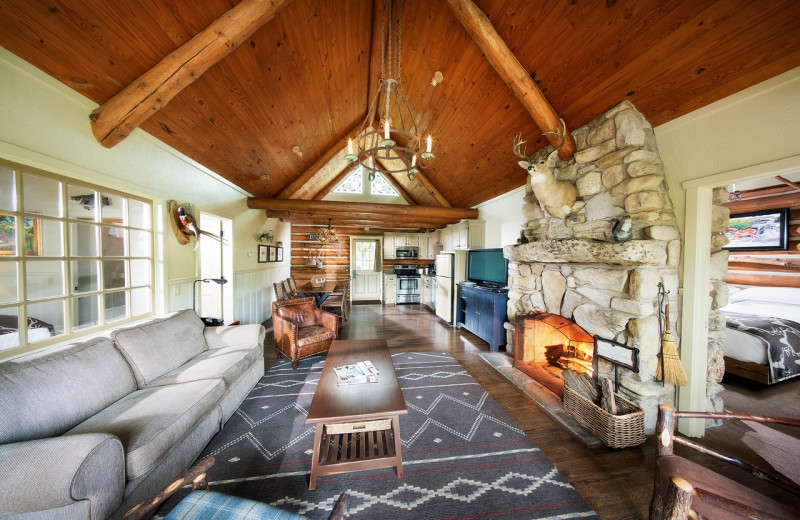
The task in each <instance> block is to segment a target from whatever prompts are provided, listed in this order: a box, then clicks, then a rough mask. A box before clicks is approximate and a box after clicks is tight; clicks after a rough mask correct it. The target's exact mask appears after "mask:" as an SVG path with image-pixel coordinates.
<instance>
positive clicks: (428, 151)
mask: <svg viewBox="0 0 800 520" xmlns="http://www.w3.org/2000/svg"><path fill="white" fill-rule="evenodd" d="M432 145H433V139H432V138H431V136H428V147H427V148H426V150H425V151H426V152H427V153H431V146H432Z"/></svg>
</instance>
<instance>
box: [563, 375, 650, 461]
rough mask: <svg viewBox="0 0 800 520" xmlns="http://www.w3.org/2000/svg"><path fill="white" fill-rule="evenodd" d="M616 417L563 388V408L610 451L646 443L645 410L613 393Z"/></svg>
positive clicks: (574, 392) (571, 390)
mask: <svg viewBox="0 0 800 520" xmlns="http://www.w3.org/2000/svg"><path fill="white" fill-rule="evenodd" d="M614 402H615V403H616V405H617V410H618V412H619V414H618V415H614V414H611V413H609V412H607V411H605V410H603V409H602V408H600V407H599V406H597V405H596V404H594V403H593V402H592V401H590V400H589V399H587V398H586V397H584V396H582V395H581V394H579V393H578V392H576V391H575V390H573V389H572V388H570V387H569V386H564V409H565V410H566V411H567V413H569V414H570V415H571V416H573V417H574V418H575V420H577V421H578V423H580V425H581V426H583V427H584V428H586V429H587V430H589V431H590V432H592V433H593V434H595V435H596V436H597V438H599V439H600V440H601V441H602V442H603V444H605V445H606V446H608V447H609V448H629V447H631V446H638V445H639V444H642V443H643V442H644V441H645V437H644V410H642V409H641V408H640V407H639V406H637V405H636V404H635V403H632V402H631V401H628V400H627V399H625V398H623V397H621V396H620V395H619V394H616V393H615V394H614Z"/></svg>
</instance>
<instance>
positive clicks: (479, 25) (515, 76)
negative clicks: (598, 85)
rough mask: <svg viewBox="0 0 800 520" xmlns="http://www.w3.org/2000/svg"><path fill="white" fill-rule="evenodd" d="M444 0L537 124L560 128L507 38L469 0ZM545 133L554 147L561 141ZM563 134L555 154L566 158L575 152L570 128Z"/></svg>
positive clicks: (548, 128) (559, 123)
mask: <svg viewBox="0 0 800 520" xmlns="http://www.w3.org/2000/svg"><path fill="white" fill-rule="evenodd" d="M445 1H446V2H447V5H449V6H450V10H451V11H453V14H454V15H455V17H456V18H457V19H458V21H459V22H461V25H463V26H464V28H465V29H466V30H467V32H468V33H469V34H470V36H472V38H473V39H474V40H475V42H476V43H477V44H478V47H480V49H481V51H483V54H484V55H485V56H486V59H487V60H488V61H489V63H490V64H491V65H492V67H493V68H494V70H496V71H497V73H498V74H499V75H500V77H501V78H502V79H503V81H505V82H506V84H507V85H508V86H509V88H510V89H511V91H512V92H513V93H514V95H515V96H516V97H517V99H519V100H520V102H521V103H522V105H523V106H524V107H525V108H526V109H527V110H528V113H530V115H531V117H532V118H533V120H534V121H535V122H536V125H537V126H538V127H539V128H540V129H541V130H543V131H545V132H558V131H561V130H562V127H561V118H560V117H559V116H558V114H556V111H555V110H554V109H553V107H552V106H550V103H549V102H548V101H547V99H546V98H545V97H544V94H542V92H541V91H540V90H539V87H537V86H536V83H534V81H533V79H531V77H530V75H529V74H528V71H526V70H525V68H524V67H523V66H522V64H520V62H519V60H518V59H517V57H516V56H514V53H513V52H511V49H509V48H508V45H506V42H504V41H503V39H502V38H501V37H500V35H499V34H497V31H496V30H495V28H494V26H492V22H490V21H489V18H487V17H486V15H485V14H483V12H482V11H481V10H480V9H478V7H477V6H476V5H475V4H474V3H473V2H472V0H445ZM546 137H547V139H548V140H549V141H550V144H552V145H553V146H554V147H558V146H559V145H560V144H561V142H560V141H561V139H560V138H559V137H558V136H555V135H552V134H546ZM565 138H566V142H564V143H563V144H564V146H563V147H562V148H561V149H560V150H559V152H558V155H559V157H561V158H562V159H564V160H567V159H570V158H571V157H572V156H573V154H574V153H575V140H574V139H573V137H572V134H571V133H570V132H569V130H567V131H566V136H565Z"/></svg>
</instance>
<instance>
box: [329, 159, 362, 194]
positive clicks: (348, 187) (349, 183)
mask: <svg viewBox="0 0 800 520" xmlns="http://www.w3.org/2000/svg"><path fill="white" fill-rule="evenodd" d="M363 171H364V169H363V168H362V167H361V165H359V166H358V168H356V169H355V170H353V173H351V174H350V175H348V176H347V177H345V178H344V180H343V181H342V182H340V183H339V185H338V186H336V187H335V188H334V189H333V193H349V194H351V195H353V194H355V195H359V194H361V193H363V192H364V173H363Z"/></svg>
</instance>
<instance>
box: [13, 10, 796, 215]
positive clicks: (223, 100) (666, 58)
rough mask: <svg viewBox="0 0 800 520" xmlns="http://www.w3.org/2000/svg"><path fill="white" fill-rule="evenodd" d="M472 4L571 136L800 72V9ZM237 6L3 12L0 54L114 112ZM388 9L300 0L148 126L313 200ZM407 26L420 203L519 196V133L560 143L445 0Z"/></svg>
mask: <svg viewBox="0 0 800 520" xmlns="http://www.w3.org/2000/svg"><path fill="white" fill-rule="evenodd" d="M475 3H476V5H477V6H478V7H479V8H480V9H481V10H482V11H483V12H484V13H485V14H486V15H487V16H488V18H489V20H490V21H491V22H492V24H493V25H494V27H495V29H496V30H497V33H498V34H499V35H500V36H501V37H502V39H503V40H505V42H506V44H507V45H508V47H509V48H510V50H511V51H512V52H513V53H514V54H515V55H516V57H517V59H518V60H519V62H520V63H521V65H522V66H523V67H524V68H525V70H526V71H527V72H528V73H529V74H530V75H531V77H533V78H534V80H535V82H536V83H537V84H538V86H539V88H540V90H541V91H542V92H543V93H544V95H545V96H546V97H547V99H548V100H549V102H550V104H551V105H552V106H553V108H554V109H555V110H556V112H557V113H558V114H559V115H560V116H561V117H563V118H564V120H565V121H566V124H567V126H568V128H570V129H576V128H579V127H580V126H582V125H584V124H586V123H587V122H589V121H590V120H591V119H593V118H594V117H596V116H598V115H600V114H602V113H603V112H605V111H606V110H608V109H609V108H611V107H613V106H614V105H616V104H618V103H619V102H621V101H622V100H624V99H628V100H630V101H631V102H632V103H633V104H634V105H635V106H636V107H637V108H638V109H639V110H640V111H642V112H643V113H644V114H645V116H646V117H647V119H648V120H649V121H650V123H652V124H653V125H654V126H655V125H658V124H661V123H664V122H667V121H669V120H671V119H673V118H675V117H678V116H680V115H683V114H686V113H688V112H691V111H693V110H695V109H697V108H700V107H702V106H704V105H707V104H709V103H711V102H713V101H716V100H718V99H721V98H723V97H725V96H728V95H730V94H733V93H735V92H737V91H739V90H742V89H744V88H746V87H749V86H751V85H754V84H756V83H758V82H760V81H763V80H765V79H768V78H770V77H772V76H775V75H777V74H779V73H781V72H784V71H786V70H789V69H791V68H793V67H797V66H800V2H797V1H796V0H773V1H765V2H757V1H744V0H717V1H712V0H705V1H702V0H670V1H654V0H653V1H644V0H624V1H623V0H607V1H605V2H600V1H579V0H572V1H566V0H542V1H537V2H530V1H529V0H475ZM236 4H237V2H236V1H235V0H203V1H202V2H198V1H196V0H170V1H164V0H113V1H112V0H41V1H34V0H4V1H3V2H0V45H2V46H4V47H5V48H7V49H8V50H10V51H11V52H13V53H14V54H16V55H18V56H20V57H22V58H23V59H25V60H27V61H29V62H30V63H32V64H33V65H35V66H37V67H39V68H40V69H42V70H43V71H45V72H46V73H48V74H50V75H52V76H53V77H55V78H57V79H58V80H60V81H62V82H63V83H65V84H66V85H68V86H70V87H72V88H73V89H75V90H76V91H78V92H80V93H81V94H83V95H85V96H87V97H88V98H90V99H92V100H94V101H96V102H98V103H103V102H105V101H107V100H108V99H110V98H111V97H112V96H114V95H115V94H116V93H118V92H119V91H120V90H122V89H123V88H124V87H125V86H127V85H128V84H130V83H131V82H133V81H134V80H136V79H137V78H138V77H139V76H140V75H141V74H142V73H144V72H146V71H147V70H149V69H150V68H152V67H153V66H154V65H155V64H156V63H158V62H159V61H160V60H161V59H162V58H164V57H165V56H167V55H169V54H170V53H171V52H173V51H175V50H176V49H177V48H178V47H180V46H181V45H182V44H184V43H186V42H187V41H188V40H189V39H191V38H192V37H193V36H194V35H195V34H197V33H198V32H200V31H202V30H203V29H204V28H205V27H207V26H208V25H209V24H211V23H212V22H213V21H214V20H216V19H217V18H219V17H220V16H221V15H223V14H224V13H226V12H227V11H228V10H229V9H231V8H232V7H233V6H235V5H236ZM380 11H381V0H325V1H323V0H295V1H293V2H291V3H289V4H288V6H286V7H285V8H283V9H282V10H280V11H279V12H278V14H277V15H276V16H275V17H274V19H272V20H271V21H269V22H267V23H266V24H265V25H264V26H263V27H261V28H260V29H258V30H257V31H256V32H255V33H254V34H253V35H252V36H250V37H249V38H247V39H246V40H245V42H244V43H243V44H242V45H240V46H239V47H238V48H237V49H236V50H234V51H233V52H232V53H231V54H229V55H228V56H227V57H225V58H224V59H222V60H221V61H220V62H219V63H217V64H216V65H213V66H212V67H211V68H210V69H209V70H208V71H207V72H205V74H203V75H202V76H201V77H200V78H199V79H197V81H195V82H194V83H192V84H190V85H189V86H187V87H186V88H185V89H184V90H182V91H181V92H180V93H179V94H178V95H177V96H176V97H175V98H174V99H172V100H171V101H170V102H169V103H168V104H167V105H166V106H165V107H164V108H163V109H161V110H160V111H158V112H156V113H155V114H154V115H152V116H151V117H150V118H149V119H148V120H147V121H145V122H144V123H143V124H142V125H141V128H142V129H144V130H145V131H147V132H149V133H150V134H152V135H154V136H155V137H157V138H158V139H160V140H162V141H163V142H165V143H166V144H168V145H170V146H172V147H174V148H176V149H178V150H180V151H182V152H183V153H185V154H186V155H188V156H189V157H191V158H193V159H195V160H196V161H198V162H199V163H201V164H203V165H205V166H206V167H208V168H209V169H211V170H213V171H215V172H216V173H218V174H220V175H221V176H223V177H225V178H227V179H229V180H230V181H232V182H233V183H235V184H237V185H239V186H241V187H242V188H243V189H245V190H247V191H248V192H250V193H252V194H253V195H254V196H256V197H260V198H274V197H278V196H282V197H287V196H289V197H291V198H303V199H309V200H310V199H314V198H315V197H317V196H318V195H319V194H320V193H321V192H324V190H325V189H326V186H327V185H328V184H329V183H330V182H331V181H333V180H334V179H336V178H337V177H340V175H341V173H342V170H343V167H344V165H345V162H344V159H343V157H342V156H343V152H342V147H343V146H344V143H345V142H346V137H347V136H348V135H352V134H353V133H354V129H356V128H358V126H359V124H360V123H361V121H362V120H363V118H364V116H365V113H366V110H367V105H368V102H369V100H370V99H371V97H372V93H371V92H370V91H369V86H370V85H374V84H375V83H376V80H377V75H378V73H379V70H380V67H379V63H380V61H379V60H380V46H379V45H378V44H377V31H379V28H380ZM402 20H403V28H402V71H403V75H402V82H403V86H404V89H405V92H406V94H407V97H408V99H409V101H410V102H411V104H412V105H413V108H414V111H415V114H416V115H417V117H418V119H419V121H418V124H419V127H420V128H421V129H422V130H423V131H424V132H425V133H432V134H433V135H434V138H435V144H434V147H435V152H436V159H435V161H434V163H433V166H432V167H431V168H429V169H427V170H424V174H425V178H424V179H419V180H417V181H414V182H409V181H408V179H405V178H403V177H402V176H398V178H397V179H396V181H397V183H398V184H399V185H400V186H402V188H403V189H404V190H405V191H406V192H407V194H408V197H409V199H410V200H411V201H412V202H415V203H417V204H420V205H428V206H447V205H448V204H449V205H452V206H455V207H461V208H464V207H470V206H473V205H475V204H478V203H480V202H483V201H486V200H489V199H491V198H493V197H495V196H497V195H500V194H502V193H504V192H506V191H508V190H511V189H513V188H516V187H518V186H520V185H522V184H523V183H524V181H525V172H524V170H522V169H521V168H520V167H519V166H518V165H517V159H516V157H515V156H514V155H513V154H512V150H511V141H512V137H513V135H514V134H515V133H517V132H522V133H523V134H524V136H526V138H528V142H529V148H528V151H529V152H530V151H532V147H533V148H539V147H542V146H544V145H546V144H547V141H546V140H545V139H544V138H542V137H541V136H540V134H541V132H542V131H541V130H540V129H538V128H537V127H536V125H535V123H534V122H533V121H532V119H531V116H530V114H529V113H528V112H527V111H526V110H525V109H524V108H523V106H522V105H521V103H520V102H519V101H518V99H517V98H516V97H515V96H514V94H513V93H512V92H511V90H510V89H509V87H508V86H507V85H506V84H505V83H504V81H503V80H502V79H501V78H500V76H499V75H498V73H497V72H496V71H495V70H494V69H493V68H492V66H491V65H490V64H489V62H488V61H487V60H486V59H485V57H484V56H483V54H482V52H481V50H480V49H479V48H478V46H477V45H476V43H475V42H474V41H473V40H472V38H471V37H470V35H469V34H468V33H467V31H466V30H465V29H464V28H463V27H462V26H461V24H460V23H459V21H458V20H457V19H456V18H455V17H454V15H453V14H452V12H451V11H450V8H449V7H448V6H447V4H446V3H445V2H444V1H441V0H434V1H431V0H406V2H405V6H404V9H403V18H402ZM437 70H439V71H441V72H442V73H443V75H444V81H443V83H441V84H440V85H438V86H436V87H434V86H431V78H432V77H433V75H434V73H435V71H437ZM87 125H89V120H88V114H87ZM98 146H100V144H98ZM294 147H298V149H299V151H300V152H301V153H302V155H300V154H297V153H293V152H292V149H293V148H294ZM265 173H266V177H267V178H266V180H264V179H262V177H263V174H265ZM298 178H301V180H300V181H297V182H295V181H296V179H298Z"/></svg>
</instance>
